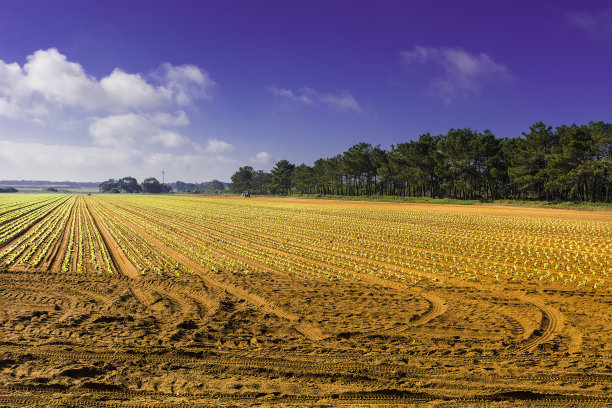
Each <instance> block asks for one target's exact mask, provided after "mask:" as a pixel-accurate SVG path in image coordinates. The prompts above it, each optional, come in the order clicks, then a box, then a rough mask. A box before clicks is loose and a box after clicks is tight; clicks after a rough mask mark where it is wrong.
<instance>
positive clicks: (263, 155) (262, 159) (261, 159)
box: [249, 152, 272, 164]
mask: <svg viewBox="0 0 612 408" xmlns="http://www.w3.org/2000/svg"><path fill="white" fill-rule="evenodd" d="M271 161H272V155H271V154H270V153H268V152H259V153H257V154H256V155H255V156H254V157H250V158H249V162H250V163H253V164H268V163H270V162H271Z"/></svg>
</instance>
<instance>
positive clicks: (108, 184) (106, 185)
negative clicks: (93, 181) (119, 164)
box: [98, 179, 117, 193]
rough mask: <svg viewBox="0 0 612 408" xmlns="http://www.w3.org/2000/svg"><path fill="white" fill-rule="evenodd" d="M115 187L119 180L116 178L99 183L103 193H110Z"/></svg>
mask: <svg viewBox="0 0 612 408" xmlns="http://www.w3.org/2000/svg"><path fill="white" fill-rule="evenodd" d="M113 188H117V181H116V180H115V179H108V180H106V181H103V182H102V183H100V184H99V185H98V189H99V190H100V192H101V193H108V192H110V191H111V190H112V189H113Z"/></svg>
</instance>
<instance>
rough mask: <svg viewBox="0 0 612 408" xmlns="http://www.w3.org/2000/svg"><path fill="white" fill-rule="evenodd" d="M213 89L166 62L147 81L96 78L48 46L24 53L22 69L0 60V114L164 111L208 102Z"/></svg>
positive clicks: (123, 75) (191, 70) (203, 76)
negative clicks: (64, 111)
mask: <svg viewBox="0 0 612 408" xmlns="http://www.w3.org/2000/svg"><path fill="white" fill-rule="evenodd" d="M213 87H214V81H213V80H212V79H211V78H210V76H209V75H208V73H207V72H206V71H204V70H202V69H200V68H198V67H196V66H194V65H181V66H173V65H171V64H167V63H166V64H162V65H161V67H160V69H159V70H158V71H157V72H155V73H154V74H153V75H152V76H151V80H147V79H145V78H144V77H143V76H141V75H140V74H131V73H127V72H124V71H123V70H121V69H120V68H115V69H114V70H113V71H112V72H111V73H110V74H109V75H107V76H105V77H103V78H101V79H100V80H98V79H96V78H95V77H93V76H91V75H88V74H87V73H86V72H85V70H84V68H83V67H82V66H81V65H80V64H79V63H77V62H72V61H69V60H68V58H67V57H66V56H65V55H63V54H61V53H60V52H59V51H58V50H57V49H55V48H50V49H48V50H38V51H36V52H34V53H33V54H32V55H29V56H28V57H27V62H26V63H25V64H24V65H23V67H21V66H19V64H17V63H6V62H4V61H2V60H0V115H3V116H8V117H13V118H14V117H20V116H21V117H40V116H42V115H45V114H49V113H54V112H56V111H57V110H62V109H65V108H73V109H82V110H86V111H90V112H91V111H96V112H110V113H125V112H130V111H134V110H139V111H154V110H160V109H162V110H165V109H170V108H172V107H175V106H189V105H191V104H192V102H193V101H195V100H197V99H199V98H208V99H210V97H211V89H212V88H213Z"/></svg>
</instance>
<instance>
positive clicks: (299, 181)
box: [291, 164, 315, 194]
mask: <svg viewBox="0 0 612 408" xmlns="http://www.w3.org/2000/svg"><path fill="white" fill-rule="evenodd" d="M291 183H292V184H293V185H294V186H295V187H296V188H297V189H298V190H299V191H300V193H302V194H306V193H311V192H312V191H313V189H314V185H315V178H314V169H313V168H312V167H310V166H307V165H306V164H300V165H299V166H297V167H296V168H295V169H294V170H293V176H292V179H291Z"/></svg>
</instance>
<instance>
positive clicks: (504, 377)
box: [0, 199, 612, 407]
mask: <svg viewBox="0 0 612 408" xmlns="http://www.w3.org/2000/svg"><path fill="white" fill-rule="evenodd" d="M253 201H254V202H261V201H263V199H255V200H253ZM270 201H278V200H270ZM294 201H295V202H299V203H301V204H304V205H311V204H316V205H324V206H325V205H330V206H347V207H352V208H360V207H367V208H385V209H406V210H409V211H443V212H450V213H469V214H492V215H514V216H527V217H541V218H560V219H578V220H600V221H606V222H612V217H611V215H610V213H607V212H585V211H568V210H552V209H551V210H548V209H533V208H517V207H499V206H447V205H419V204H395V203H394V204H389V203H370V202H368V203H365V202H343V201H327V200H316V201H315V200H294ZM282 202H287V200H283V201H282ZM84 208H86V209H87V210H88V211H90V212H91V214H92V218H91V220H92V221H91V222H92V224H91V226H92V227H93V226H95V227H96V228H97V229H98V230H99V231H100V233H101V234H102V238H103V242H104V243H105V245H106V248H107V250H108V251H109V252H110V253H111V255H112V260H113V261H112V262H113V268H115V270H116V271H117V273H115V274H114V275H108V274H96V273H93V272H91V271H88V270H85V271H84V272H83V273H77V272H75V271H74V270H71V271H69V272H63V271H62V270H61V269H60V264H61V261H60V260H59V258H58V259H55V258H53V259H51V258H50V259H49V260H48V262H46V263H45V264H44V265H43V266H42V267H38V268H31V267H23V266H12V267H10V268H7V267H6V266H4V267H0V407H17V406H19V407H21V406H45V407H50V406H58V407H60V406H61V407H64V406H109V407H111V406H112V407H115V406H118V407H162V406H163V407H194V406H197V407H200V406H202V407H204V406H261V407H268V406H269V407H273V406H286V407H289V406H317V407H324V406H418V407H453V406H458V405H461V406H487V407H506V406H534V407H535V406H547V407H556V406H566V407H570V406H571V407H573V406H576V407H578V406H597V407H605V406H612V397H611V396H610V395H611V393H610V390H611V388H612V295H610V294H609V293H605V292H603V291H584V290H582V291H578V290H571V289H567V288H566V287H554V286H548V287H545V288H541V287H538V286H535V285H528V286H524V287H517V285H508V286H507V287H500V286H496V287H490V286H487V285H484V284H479V283H475V282H474V283H468V282H465V283H455V282H451V281H449V282H446V283H444V284H439V283H438V284H436V283H435V282H429V283H420V284H419V285H404V284H400V283H394V282H391V281H387V280H383V279H379V278H375V277H371V278H368V279H364V280H362V281H326V280H320V281H307V280H296V279H295V278H293V277H290V276H287V275H285V274H282V273H275V272H274V271H273V270H271V273H267V274H264V275H261V274H259V275H258V274H229V273H225V272H224V271H217V272H216V273H211V272H210V271H208V272H204V271H201V270H200V269H201V268H200V269H197V268H198V265H197V264H195V263H193V262H192V261H190V260H189V259H187V258H186V257H184V256H181V255H180V254H179V253H173V252H172V249H171V248H166V251H167V252H168V253H169V254H173V255H174V256H176V258H177V259H179V260H180V261H181V262H183V263H185V265H187V266H188V267H190V268H192V269H194V270H196V273H195V274H193V275H180V276H167V275H162V276H155V275H145V276H141V275H140V274H139V273H138V272H137V271H135V269H134V268H133V266H131V264H130V262H129V259H128V258H127V255H126V254H124V253H123V252H122V251H121V249H120V248H119V245H118V244H117V243H116V242H115V241H114V239H113V236H112V235H111V234H110V232H109V231H108V230H107V229H106V228H105V227H104V225H102V217H101V214H97V213H96V210H95V207H92V206H89V205H88V206H87V207H84ZM122 222H126V223H129V220H127V219H125V220H122ZM133 227H134V228H139V227H138V226H137V225H134V226H133ZM138 231H139V232H140V234H141V236H142V237H143V238H145V239H147V240H148V241H149V242H150V243H151V244H152V245H164V244H163V243H162V242H161V241H158V240H156V239H155V237H154V236H153V235H151V234H149V232H148V231H147V230H146V229H144V228H142V229H139V230H138ZM66 245H67V237H66V236H64V237H63V238H62V240H61V246H62V248H64V249H65V246H66ZM61 250H62V249H61V248H56V250H55V252H57V253H61ZM94 250H98V251H99V248H97V249H96V248H94ZM97 256H99V253H98V255H97Z"/></svg>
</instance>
